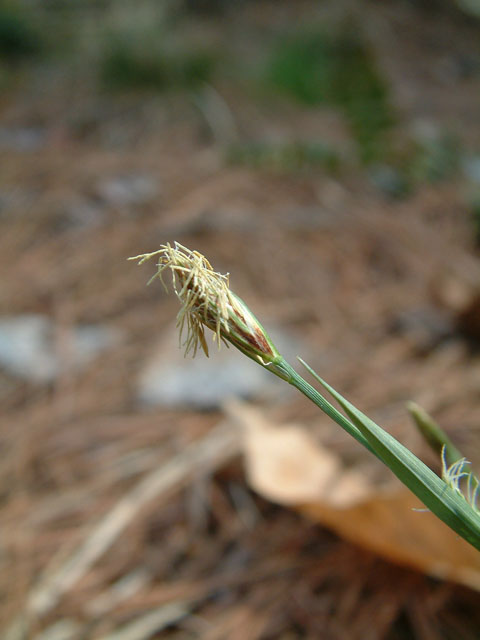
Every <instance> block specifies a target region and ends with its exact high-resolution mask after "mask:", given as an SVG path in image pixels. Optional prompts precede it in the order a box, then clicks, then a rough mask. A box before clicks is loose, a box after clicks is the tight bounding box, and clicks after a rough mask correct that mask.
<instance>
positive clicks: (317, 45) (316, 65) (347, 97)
mask: <svg viewBox="0 0 480 640" xmlns="http://www.w3.org/2000/svg"><path fill="white" fill-rule="evenodd" d="M267 81H268V82H269V83H270V84H271V85H272V86H274V87H276V88H277V89H279V90H281V91H283V92H284V93H286V94H287V95H290V96H292V97H293V98H295V99H296V100H298V101H299V102H302V103H304V104H308V105H317V104H330V105H333V106H335V107H338V108H339V109H340V110H341V111H342V112H343V113H344V115H345V117H346V118H347V121H348V122H349V124H350V127H351V130H352V133H353V135H354V137H355V139H356V141H357V144H358V149H359V155H360V158H361V160H362V161H363V162H365V163H370V162H372V161H375V160H377V159H379V158H381V157H382V155H383V153H384V147H385V145H386V141H385V134H386V132H387V131H388V129H389V128H390V126H391V125H392V123H393V116H392V113H391V109H390V105H389V102H388V91H387V87H386V84H385V82H384V81H383V79H382V78H381V76H380V74H379V73H378V71H377V70H376V68H375V65H374V61H373V58H372V56H371V55H370V53H369V51H368V50H367V48H366V47H365V45H364V44H363V43H362V42H361V41H360V40H359V39H358V37H357V36H354V35H352V34H351V32H350V31H344V32H340V33H338V34H335V35H330V34H326V33H325V32H324V31H311V32H307V33H301V34H300V33H299V34H296V35H293V36H290V37H286V38H282V39H281V40H280V41H279V42H278V43H277V44H276V45H275V46H274V48H273V52H272V55H271V60H270V63H269V65H268V70H267Z"/></svg>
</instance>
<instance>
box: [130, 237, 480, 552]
mask: <svg viewBox="0 0 480 640" xmlns="http://www.w3.org/2000/svg"><path fill="white" fill-rule="evenodd" d="M151 258H156V259H157V271H156V273H155V274H154V275H153V277H152V278H151V279H150V281H149V282H152V281H153V280H155V279H156V278H159V279H160V280H161V282H162V283H163V284H164V286H165V283H164V281H163V279H162V276H163V274H164V272H165V271H170V272H171V275H172V279H173V289H174V292H175V294H176V295H177V298H178V299H179V301H180V303H181V308H180V311H179V313H178V316H177V326H178V328H179V330H180V331H179V333H180V343H181V345H182V346H183V347H184V348H185V353H186V354H187V353H192V354H193V355H195V354H196V352H197V351H198V349H199V348H201V349H203V351H204V352H205V354H206V355H207V356H208V346H207V342H206V340H205V329H209V330H211V331H212V332H213V336H214V339H215V341H216V342H217V343H218V345H219V346H220V345H221V344H222V343H225V344H226V345H227V346H228V345H229V344H231V345H233V346H234V347H236V348H237V349H238V350H239V351H241V352H242V353H243V354H244V355H246V356H247V357H248V358H250V359H251V360H254V361H255V362H256V363H257V364H258V365H260V366H261V367H263V368H264V369H266V370H267V371H269V372H270V373H272V374H274V375H276V376H278V377H279V378H281V379H282V380H284V381H285V382H287V383H288V384H290V385H292V386H294V387H295V388H296V389H298V390H299V391H300V392H301V393H303V394H304V395H305V396H306V397H307V398H309V399H310V400H311V401H312V402H313V403H315V404H316V405H317V406H318V407H319V408H320V409H321V410H322V411H323V412H324V413H325V414H327V415H328V416H329V417H330V418H331V419H332V420H334V421H335V422H336V423H337V424H338V425H339V426H340V427H342V428H343V429H344V430H345V431H347V432H348V433H349V434H350V435H351V436H353V437H354V438H355V439H356V440H357V441H358V442H359V443H360V444H361V445H363V446H364V447H365V448H366V449H368V450H369V451H370V452H371V453H373V455H375V456H376V457H377V458H378V459H379V460H381V461H382V462H383V463H384V464H385V465H387V466H388V467H389V468H390V469H391V470H392V471H393V473H394V474H395V475H396V476H397V477H398V478H399V479H400V480H401V481H402V482H403V484H404V485H406V486H407V487H408V488H409V489H410V490H411V491H412V492H413V493H414V494H415V495H416V496H417V497H418V498H419V499H420V500H421V501H422V502H423V504H424V505H425V506H426V507H427V509H429V510H430V511H431V512H432V513H434V514H435V515H436V516H437V517H438V518H440V519H441V520H443V522H445V523H446V524H447V525H448V526H449V527H450V528H451V529H453V530H454V531H455V532H456V533H457V534H458V535H460V536H461V537H462V538H464V539H465V540H466V541H467V542H469V543H470V544H471V545H472V546H474V547H475V548H477V549H478V550H480V511H479V509H478V508H477V493H478V484H477V485H475V482H474V480H472V481H470V484H469V485H468V482H467V492H462V491H461V489H460V480H461V479H462V478H465V474H466V473H467V472H466V471H465V461H464V460H462V461H461V463H460V462H459V461H458V460H453V461H450V460H449V463H450V466H448V464H447V455H446V454H445V449H444V454H443V457H442V460H443V463H442V465H443V473H442V477H439V476H438V475H437V474H436V473H434V472H433V471H432V470H431V469H430V468H429V467H428V466H427V465H425V464H424V463H423V462H422V461H421V460H420V459H419V458H417V457H416V456H415V455H414V454H413V453H412V452H411V451H409V449H407V448H406V447H405V446H403V445H402V444H401V443H400V442H398V440H396V439H395V438H394V437H393V436H391V435H390V434H389V433H388V432H387V431H385V430H384V429H382V428H381V427H380V426H378V425H377V424H375V422H373V420H371V419H370V418H368V417H367V416H366V415H365V414H364V413H362V412H361V411H359V409H357V408H356V407H355V406H354V405H353V404H352V403H350V402H349V401H348V400H347V399H346V398H344V397H343V396H342V395H341V394H340V393H339V392H338V391H336V390H335V389H333V387H331V386H330V385H329V384H328V383H327V382H326V381H325V380H323V379H322V378H321V377H320V376H319V375H318V374H317V373H316V372H315V371H314V370H313V369H312V368H311V367H310V366H309V365H308V364H306V363H305V362H304V361H303V360H302V359H300V358H299V361H300V362H301V363H302V365H303V366H304V367H305V368H306V369H307V371H308V372H309V373H310V374H311V375H312V376H313V377H314V378H315V380H316V381H317V382H318V383H319V384H320V385H321V386H322V387H323V389H324V390H325V391H327V392H328V393H329V394H330V395H331V396H332V397H333V398H334V399H335V400H336V401H337V403H338V404H339V405H340V407H341V409H343V412H344V413H341V412H340V411H339V410H338V409H336V408H335V407H334V406H333V405H332V404H331V402H329V400H327V398H326V397H325V396H324V395H322V393H320V392H319V391H317V389H315V388H314V387H313V386H312V385H311V384H309V383H308V382H307V381H306V380H305V379H304V378H303V377H302V376H301V375H300V374H299V373H297V371H295V369H294V368H293V367H292V366H291V365H290V364H289V363H288V362H287V361H286V360H285V358H284V357H283V356H282V355H281V353H280V352H279V351H278V350H277V348H276V346H275V345H274V343H273V342H272V340H271V338H270V337H269V335H268V333H267V332H266V331H265V329H264V328H263V327H262V325H261V324H260V322H259V321H258V320H257V318H256V317H255V316H254V314H253V313H252V312H251V311H250V309H249V308H248V307H247V305H246V304H245V303H244V302H243V300H241V299H240V298H239V297H238V296H237V295H236V294H235V293H233V291H231V289H230V287H229V276H228V274H225V275H223V274H220V273H217V272H215V271H214V270H213V268H212V266H211V264H210V263H209V262H208V260H207V259H206V258H205V257H204V256H203V255H202V254H201V253H199V252H197V251H191V250H190V249H187V248H186V247H183V246H182V245H181V244H178V243H175V244H174V245H173V246H172V245H170V244H166V245H162V246H161V247H160V249H158V250H157V251H153V252H152V253H145V254H141V255H138V256H134V257H132V258H129V260H137V261H138V263H139V264H143V263H145V262H146V261H148V260H150V259H151ZM454 465H456V466H454ZM467 480H468V478H467ZM472 483H473V484H472ZM465 493H467V495H465Z"/></svg>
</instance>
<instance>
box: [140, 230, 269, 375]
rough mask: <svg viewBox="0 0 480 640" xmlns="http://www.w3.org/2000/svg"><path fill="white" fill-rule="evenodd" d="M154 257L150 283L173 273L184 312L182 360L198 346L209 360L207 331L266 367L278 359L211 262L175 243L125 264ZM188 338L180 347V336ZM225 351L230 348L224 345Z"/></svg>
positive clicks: (224, 276)
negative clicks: (154, 265) (210, 331)
mask: <svg viewBox="0 0 480 640" xmlns="http://www.w3.org/2000/svg"><path fill="white" fill-rule="evenodd" d="M154 256H156V257H157V258H158V262H157V272H156V273H155V274H154V275H153V277H152V278H151V279H150V281H149V284H150V282H152V281H153V280H155V279H156V278H159V279H160V280H161V282H162V284H163V285H164V287H165V289H167V287H166V286H165V283H164V281H163V278H162V275H163V272H164V271H165V269H170V271H171V272H172V281H173V290H174V291H175V293H176V295H177V298H178V299H179V300H180V302H181V304H182V306H181V309H180V311H179V313H178V316H177V327H179V329H180V342H181V344H182V346H184V347H185V354H187V353H189V352H192V353H193V355H195V354H196V352H197V349H198V346H199V345H200V346H201V347H202V349H203V351H204V352H205V354H206V355H207V356H208V347H207V343H206V340H205V327H207V328H208V329H211V330H212V331H213V333H214V339H215V340H216V341H217V342H218V346H219V347H220V344H221V342H224V343H225V344H227V343H228V342H229V343H231V344H233V345H234V346H235V347H237V349H240V351H242V352H243V353H244V354H245V355H247V356H248V357H249V358H252V359H254V360H256V361H257V362H260V364H262V365H264V366H267V365H269V364H271V363H273V362H274V361H275V360H276V359H278V358H280V354H279V353H278V351H277V349H276V348H275V346H274V345H273V343H272V341H271V340H270V337H269V336H268V334H267V333H266V332H265V330H264V329H263V327H262V325H261V324H260V323H259V322H258V320H257V319H256V318H255V316H254V315H253V313H252V312H251V311H250V309H249V308H248V307H247V305H246V304H245V303H244V302H243V301H242V300H241V299H240V298H239V297H238V296H236V295H235V294H234V293H233V292H232V291H230V288H229V276H228V273H227V274H221V273H217V272H216V271H214V270H213V268H212V266H211V264H210V263H209V261H208V260H207V259H206V258H205V256H203V255H202V254H201V253H199V252H198V251H191V250H190V249H187V248H186V247H184V246H182V245H181V244H179V243H178V242H175V243H174V245H173V246H172V245H170V244H165V245H162V246H161V247H160V249H158V251H154V252H152V253H144V254H141V255H138V256H134V257H132V258H129V260H138V264H143V263H144V262H146V261H147V260H150V258H153V257H154ZM185 329H186V332H187V335H186V338H185V340H183V341H182V336H183V333H184V330H185ZM227 346H228V344H227Z"/></svg>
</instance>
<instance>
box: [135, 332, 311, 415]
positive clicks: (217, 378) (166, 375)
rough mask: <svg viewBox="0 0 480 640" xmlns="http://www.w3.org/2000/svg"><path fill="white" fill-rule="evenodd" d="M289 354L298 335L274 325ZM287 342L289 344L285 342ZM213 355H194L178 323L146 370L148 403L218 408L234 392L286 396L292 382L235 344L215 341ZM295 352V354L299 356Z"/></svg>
mask: <svg viewBox="0 0 480 640" xmlns="http://www.w3.org/2000/svg"><path fill="white" fill-rule="evenodd" d="M269 333H270V335H271V336H272V339H273V341H274V342H275V344H277V346H278V348H279V349H280V350H281V352H282V353H283V354H285V357H287V358H288V357H292V356H291V353H292V351H293V353H294V355H296V354H297V353H299V352H300V348H299V349H298V350H297V348H296V347H297V346H298V340H297V339H296V338H294V337H292V336H291V335H288V334H286V333H285V332H284V331H279V330H276V331H270V332H269ZM285 345H286V346H285ZM209 351H210V358H206V357H205V355H204V354H203V352H201V353H198V354H197V356H196V357H195V358H194V359H192V357H191V356H190V355H188V356H186V357H184V355H183V351H182V349H180V348H179V347H178V335H177V331H176V329H173V328H172V329H171V330H170V331H167V333H166V336H165V338H164V339H163V340H162V341H161V342H160V344H159V345H158V347H157V348H156V349H155V350H154V353H153V355H152V356H151V358H150V359H149V360H148V362H147V363H146V364H145V366H144V368H143V370H142V371H141V372H140V375H139V378H138V383H137V398H138V401H139V402H140V404H142V405H144V406H163V407H169V408H185V407H192V408H195V409H203V410H207V409H215V408H218V407H220V406H221V405H222V403H223V402H224V401H225V400H226V399H227V398H228V397H230V396H237V397H238V396H240V397H242V398H245V399H257V400H259V399H273V398H276V399H281V398H283V397H285V393H286V391H287V392H288V387H287V388H286V387H285V383H283V382H282V381H281V380H280V379H278V378H276V377H275V376H273V375H272V374H270V373H268V372H267V371H265V370H264V369H262V368H261V367H260V366H258V365H256V364H255V363H254V362H253V361H252V360H250V359H248V358H246V357H244V356H243V355H242V354H241V353H240V352H239V351H237V349H235V348H234V347H230V348H227V347H225V346H224V345H222V347H221V349H220V350H218V347H217V345H216V344H211V345H209ZM293 357H294V356H293Z"/></svg>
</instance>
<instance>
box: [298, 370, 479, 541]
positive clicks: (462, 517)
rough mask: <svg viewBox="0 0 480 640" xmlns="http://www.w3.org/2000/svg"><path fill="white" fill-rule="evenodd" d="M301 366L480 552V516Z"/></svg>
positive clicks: (373, 446) (400, 474)
mask: <svg viewBox="0 0 480 640" xmlns="http://www.w3.org/2000/svg"><path fill="white" fill-rule="evenodd" d="M300 362H301V363H302V364H303V365H304V366H305V367H306V368H307V370H308V371H309V372H310V373H311V374H312V376H314V378H315V379H316V380H317V381H318V382H319V383H320V384H321V385H322V386H323V387H324V388H325V389H326V390H327V391H328V392H329V393H330V394H331V395H332V396H333V397H334V398H335V399H336V400H337V402H338V403H339V404H340V406H341V407H342V409H343V410H344V411H345V413H346V414H347V415H348V417H349V418H350V420H351V421H352V423H353V424H354V425H355V426H356V427H357V428H358V430H359V431H360V432H361V433H362V435H363V436H364V437H365V439H366V440H367V442H368V443H369V445H370V448H371V449H372V450H373V451H374V452H375V454H376V455H377V456H378V457H379V458H380V459H381V460H382V461H383V462H384V463H385V464H386V465H387V466H388V467H390V469H391V470H392V471H393V473H394V474H395V475H396V476H397V477H398V478H399V479H400V480H401V481H402V482H403V484H405V486H407V487H408V488H409V489H410V490H411V491H412V492H413V493H414V494H415V495H416V496H417V497H418V498H419V499H420V500H421V501H422V502H423V503H424V504H425V506H427V507H428V508H429V509H430V510H431V511H432V512H433V513H434V514H435V515H436V516H438V517H439V518H440V519H441V520H443V521H444V522H445V523H446V524H447V525H448V526H449V527H451V528H452V529H453V530H454V531H456V532H457V533H458V534H459V535H460V536H462V538H464V539H465V540H467V541H468V542H469V543H470V544H471V545H473V546H474V547H475V548H477V549H479V550H480V516H479V514H478V513H476V512H475V510H474V509H473V508H472V507H471V506H470V505H469V504H468V502H467V501H466V500H465V498H464V497H463V496H462V495H459V494H457V493H456V492H455V491H453V489H451V487H449V486H448V485H447V484H446V483H445V482H444V481H443V480H442V479H441V478H439V477H438V476H437V475H436V474H435V473H434V472H433V471H432V470H431V469H430V468H429V467H427V465H426V464H424V463H423V462H422V461H421V460H419V459H418V458H417V457H416V456H415V455H414V454H413V453H411V451H409V450H408V449H407V448H406V447H404V446H403V445H402V444H401V443H400V442H398V440H396V439H395V438H394V437H393V436H391V435H390V434H389V433H387V432H386V431H384V429H382V428H381V427H379V426H378V425H377V424H375V422H373V420H371V419H370V418H368V417H367V416H366V415H365V414H363V413H362V412H361V411H359V410H358V409H357V408H356V407H354V406H353V405H352V404H351V403H350V402H349V401H348V400H346V399H345V398H344V397H343V396H342V395H340V394H339V393H338V391H335V389H333V388H332V387H331V386H330V385H329V384H328V383H327V382H325V381H324V380H323V379H322V378H320V376H319V375H318V374H317V373H316V372H315V371H314V370H313V369H312V368H311V367H309V366H308V365H307V364H306V363H305V362H304V361H303V360H301V359H300Z"/></svg>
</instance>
